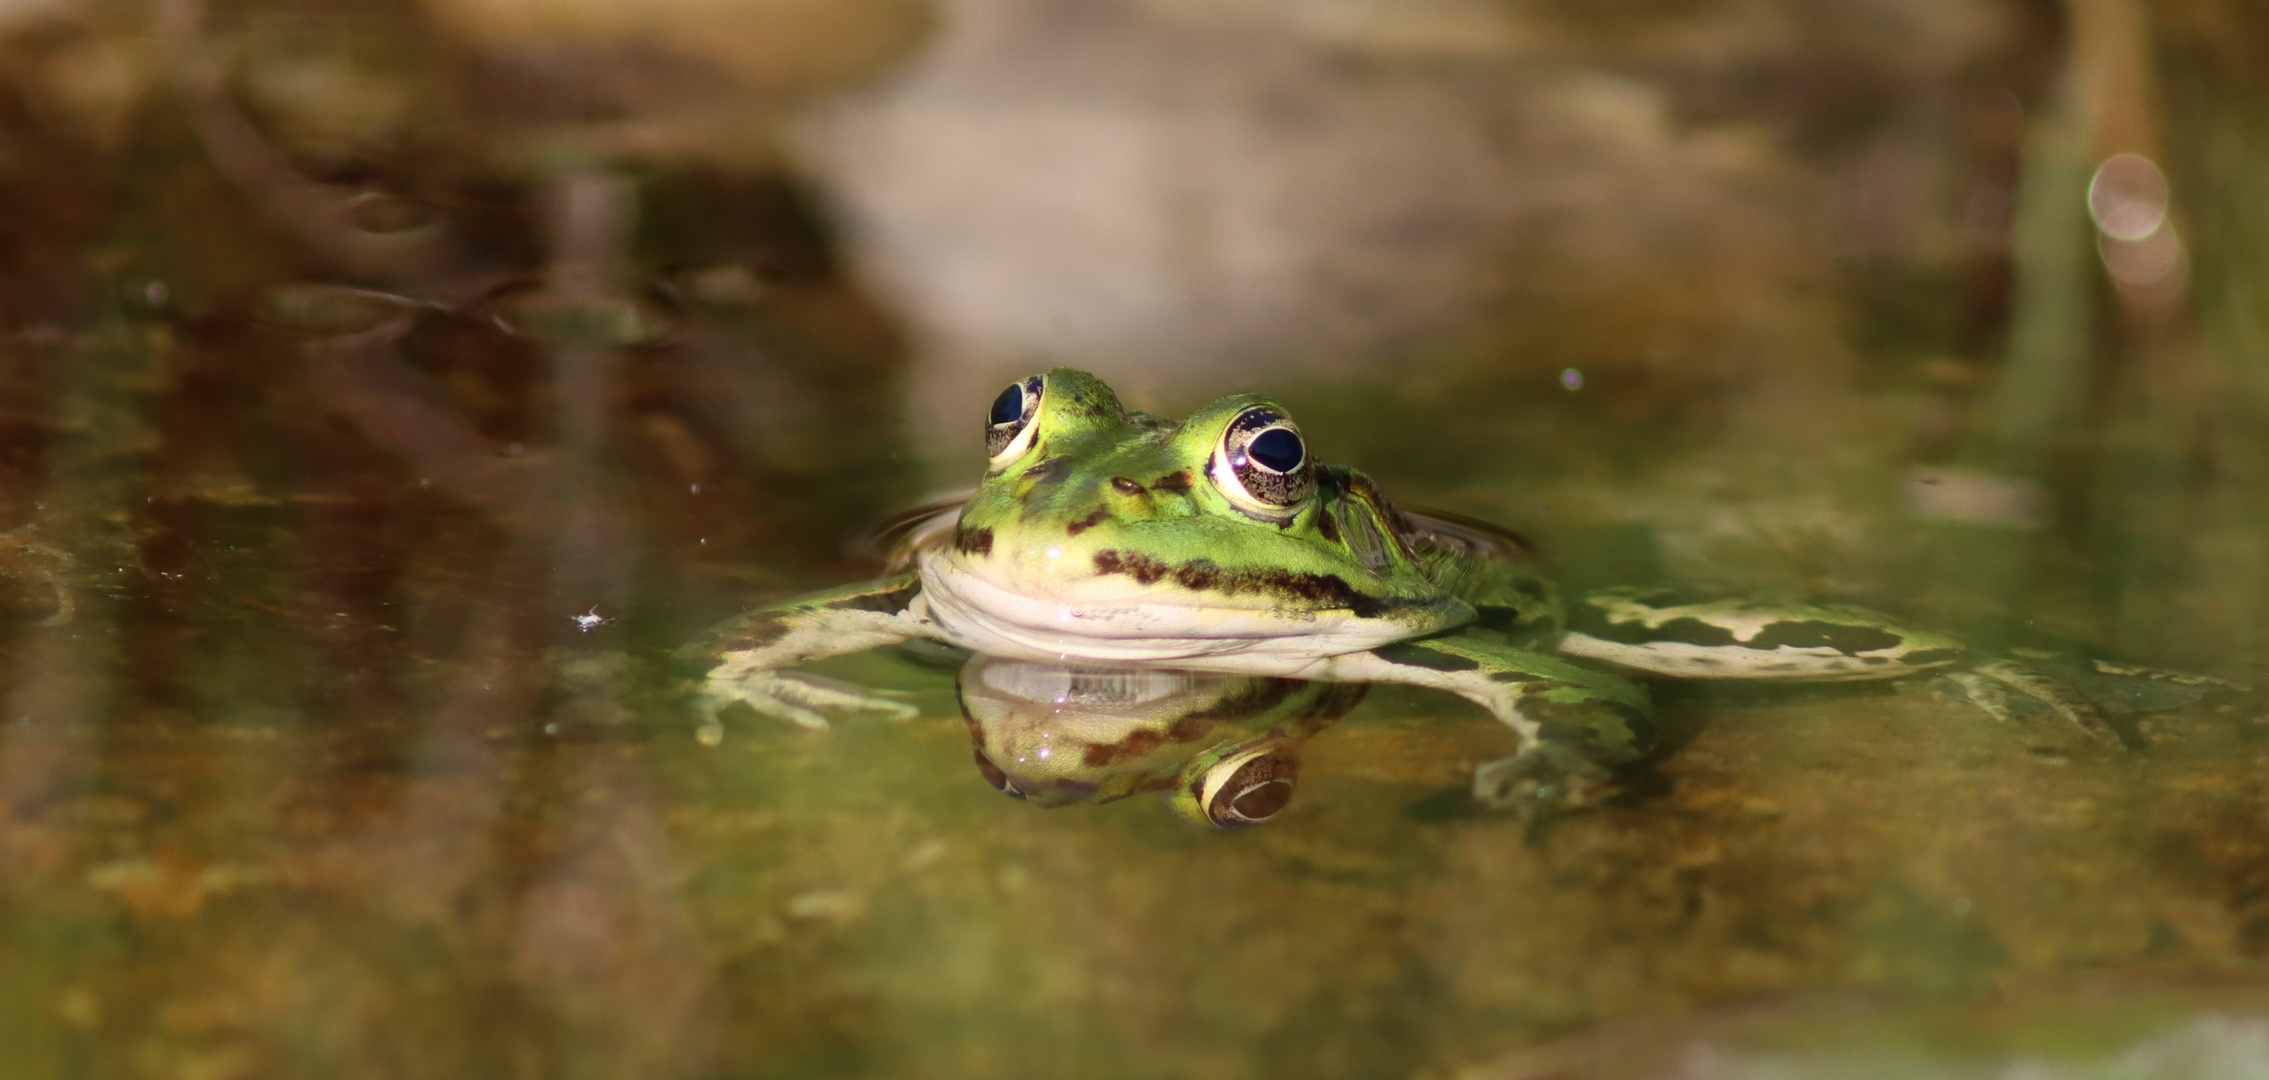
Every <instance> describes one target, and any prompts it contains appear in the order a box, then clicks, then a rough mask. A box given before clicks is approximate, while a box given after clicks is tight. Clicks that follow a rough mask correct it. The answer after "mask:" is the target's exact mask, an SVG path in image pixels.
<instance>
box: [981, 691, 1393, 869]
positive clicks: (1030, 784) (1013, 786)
mask: <svg viewBox="0 0 2269 1080" xmlns="http://www.w3.org/2000/svg"><path fill="white" fill-rule="evenodd" d="M1366 689H1367V687H1365V686H1364V685H1363V684H1361V683H1328V682H1308V681H1304V680H1300V679H1278V678H1268V677H1262V676H1249V675H1227V674H1222V673H1219V672H1205V671H1178V670H1171V669H1165V668H1150V667H1136V666H1132V665H1121V666H1115V667H1073V666H1067V665H1063V664H1045V663H1037V662H1034V661H1029V660H1008V659H1003V658H1001V657H996V656H973V657H971V658H970V659H969V662H968V663H967V664H966V665H964V666H963V667H962V669H961V686H960V692H961V712H962V716H963V717H964V718H966V719H967V720H968V721H969V738H970V741H971V743H972V744H974V750H973V752H974V755H975V757H976V761H977V771H978V773H979V774H980V775H982V776H983V777H984V778H985V782H986V783H988V784H991V785H992V786H993V789H994V790H996V791H999V792H1000V793H1002V794H1004V795H1008V796H1011V797H1014V798H1017V799H1022V800H1025V801H1027V802H1030V803H1032V804H1034V805H1037V806H1063V805H1066V804H1069V803H1075V802H1098V803H1101V802H1111V801H1113V800H1116V799H1123V798H1126V797H1128V796H1130V795H1139V794H1142V793H1144V792H1149V791H1156V792H1161V793H1164V794H1165V796H1166V798H1167V801H1168V802H1169V803H1171V804H1172V805H1173V807H1174V809H1175V810H1176V811H1177V812H1179V813H1180V814H1181V815H1182V816H1183V817H1185V818H1188V819H1190V820H1191V821H1194V822H1197V823H1198V824H1201V825H1208V826H1211V827H1213V828H1217V829H1241V828H1246V827H1249V826H1253V825H1259V824H1262V823H1264V822H1266V821H1268V820H1269V819H1271V818H1273V817H1275V816H1276V815H1278V814H1280V813H1282V812H1283V811H1284V808H1285V806H1286V804H1288V803H1290V802H1291V800H1292V791H1293V787H1294V785H1296V784H1298V783H1299V779H1300V746H1301V744H1302V743H1305V742H1307V741H1308V739H1309V737H1310V736H1313V735H1315V734H1316V733H1317V732H1319V731H1322V730H1323V729H1324V728H1325V727H1327V726H1329V725H1330V724H1331V722H1332V721H1334V720H1337V719H1339V718H1340V717H1341V716H1344V715H1346V713H1347V710H1349V709H1352V708H1354V707H1355V704H1356V703H1357V702H1359V701H1361V700H1363V693H1364V691H1365V690H1366Z"/></svg>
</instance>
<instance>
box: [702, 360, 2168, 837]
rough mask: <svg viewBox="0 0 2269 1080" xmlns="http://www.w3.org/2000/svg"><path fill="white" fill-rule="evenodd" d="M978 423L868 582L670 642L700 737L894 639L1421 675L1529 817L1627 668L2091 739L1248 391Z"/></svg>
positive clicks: (1250, 667) (819, 717) (1092, 385)
mask: <svg viewBox="0 0 2269 1080" xmlns="http://www.w3.org/2000/svg"><path fill="white" fill-rule="evenodd" d="M984 427H985V451H986V456H987V462H986V468H985V473H984V477H983V479H982V480H980V481H979V483H978V485H977V488H976V490H975V491H974V492H972V493H971V494H970V495H968V496H967V498H966V499H965V500H961V501H957V502H954V503H950V504H942V505H940V506H938V507H934V508H930V509H928V510H926V511H924V512H921V513H918V514H915V515H912V516H911V517H909V518H907V519H906V520H905V521H904V522H903V524H902V525H901V527H900V528H898V529H897V530H896V531H895V533H894V534H893V536H894V538H893V541H892V544H891V548H892V554H891V561H890V564H889V568H888V570H887V572H886V573H885V575H884V576H883V577H881V578H879V579H876V580H874V581H870V582H866V583H862V584H858V585H852V586H848V587H845V588H839V589H834V590H831V591H827V592H821V593H817V594H813V595H810V596H806V597H803V598H800V599H796V600H792V601H789V602H786V603H783V604H779V605H776V606H772V607H766V608H760V609H757V610H755V611H751V612H748V613H746V614H743V615H740V616H737V617H735V618H733V619H729V620H727V621H726V622H724V623H722V624H720V625H718V626H717V627H715V628H714V629H712V630H711V631H710V632H709V633H708V634H707V635H706V636H705V637H704V638H702V639H701V640H699V641H696V642H695V643H693V644H691V645H689V646H687V647H686V649H685V650H682V652H681V655H683V656H685V657H687V658H688V659H690V660H693V661H695V662H697V663H699V664H702V665H704V666H706V668H707V671H706V675H705V676H704V678H703V679H702V681H701V683H700V688H699V692H698V698H699V701H700V707H701V712H702V714H703V718H702V721H701V727H700V730H699V735H700V738H701V740H702V741H703V742H705V743H710V744H714V743H716V742H717V741H719V740H720V739H722V738H723V733H724V728H723V722H722V717H721V711H722V710H723V709H724V708H726V707H727V706H730V705H733V704H742V705H746V706H748V707H749V708H751V709H753V710H754V711H756V712H757V713H759V714H763V715H766V716H771V717H776V718H779V719H783V720H786V721H789V722H792V723H796V724H802V725H805V726H808V727H824V726H826V724H827V720H826V717H825V715H824V714H825V713H827V712H834V711H852V710H866V711H878V712H886V713H894V714H899V715H905V714H907V713H909V712H910V711H911V707H910V706H908V705H906V704H905V703H903V702H898V701H894V700H892V699H890V698H888V697H885V696H882V695H878V694H875V693H871V692H869V691H866V690H863V689H861V688H858V687H854V686H849V685H845V684H842V683H838V682H834V681H830V680H826V679H821V678H818V677H816V676H812V675H809V674H806V673H802V672H797V671H794V670H791V668H792V666H793V665H795V664H798V663H800V662H803V661H808V660H814V659H819V658H823V657H829V656H838V655H843V654H847V653H852V652H858V651H862V650H866V649H872V648H876V647H880V646H886V645H893V644H899V643H905V642H910V641H915V640H920V639H926V640H929V641H935V642H944V643H947V644H949V645H952V646H957V647H959V648H961V649H965V650H968V651H970V652H972V653H977V654H982V655H986V656H992V657H1001V658H1006V659H1009V660H1022V661H1030V662H1039V663H1053V664H1072V665H1079V666H1083V667H1092V666H1096V665H1103V666H1116V665H1125V666H1147V667H1159V668H1172V669H1179V670H1184V671H1198V672H1218V673H1223V674H1228V675H1239V676H1252V677H1262V678H1275V679H1300V680H1315V681H1323V682H1330V683H1365V684H1368V683H1403V684H1410V685H1416V686H1424V687H1431V688H1435V689H1439V690H1446V691H1449V692H1450V693H1453V694H1456V695H1458V696H1460V697H1463V698H1465V699H1467V700H1469V701H1471V702H1473V703H1475V704H1477V705H1479V706H1481V707H1482V708H1484V709H1487V710H1488V711H1489V712H1490V713H1491V715H1493V716H1495V717H1496V718H1497V719H1498V720H1500V721H1502V722H1503V723H1504V724H1505V725H1506V726H1507V727H1509V728H1511V729H1512V730H1513V731H1514V732H1515V733H1517V734H1518V736H1519V738H1520V750H1519V752H1518V753H1516V754H1515V755H1513V756H1511V757H1508V758H1504V759H1502V760H1499V761H1494V762H1491V763H1489V764H1488V765H1485V766H1483V767H1482V768H1481V769H1480V770H1478V771H1477V773H1476V775H1475V779H1474V792H1475V795H1476V796H1477V797H1478V798H1479V799H1480V800H1481V801H1483V802H1485V803H1487V804H1490V805H1492V806H1500V807H1512V808H1517V809H1522V810H1528V811H1543V810H1563V809H1571V808H1578V807H1584V806H1589V805H1593V804H1596V803H1598V802H1600V801H1601V800H1603V799H1605V798H1607V797H1609V796H1611V795H1612V794H1613V793H1614V792H1615V790H1616V781H1617V778H1618V776H1619V775H1622V774H1624V773H1625V772H1626V771H1627V770H1628V769H1630V768H1631V767H1633V766H1635V765H1636V764H1637V763H1639V762H1640V761H1641V760H1642V759H1643V758H1644V757H1645V756H1646V755H1647V754H1648V752H1649V751H1650V750H1651V749H1652V748H1653V746H1654V743H1655V739H1656V735H1657V725H1656V722H1655V717H1654V713H1653V709H1652V706H1651V705H1650V702H1649V698H1648V694H1647V691H1646V690H1645V688H1644V687H1643V686H1642V685H1641V683H1640V682H1639V681H1636V680H1638V679H1643V678H1660V677H1668V678H1680V679H1750V680H1767V681H1783V682H1792V681H1808V682H1823V681H1854V680H1884V679H1898V678H1903V677H1907V676H1912V675H1917V674H1921V673H1928V672H1943V673H1949V674H1951V675H1954V676H1958V679H1956V682H1955V685H1957V686H1959V687H1960V688H1961V689H1962V691H1964V692H1965V693H1966V695H1967V696H1968V697H1970V698H1971V700H1973V701H1975V702H1976V703H1977V704H1979V705H1980V706H1981V707H1983V708H1984V709H1985V710H1986V711H1988V712H1990V713H1993V714H1995V715H2000V716H2012V715H2015V714H2018V713H2022V712H2042V711H2045V712H2053V713H2056V714H2059V715H2062V716H2063V717H2065V718H2066V719H2067V720H2069V721H2071V722H2072V723H2074V724H2076V725H2078V726H2079V727H2080V728H2081V729H2082V730H2084V731H2086V732H2088V733H2089V734H2090V735H2092V736H2094V737H2095V738H2097V739H2099V740H2103V741H2106V742H2109V743H2113V744H2116V743H2117V742H2118V737H2117V735H2116V733H2115V732H2114V731H2113V729H2112V728H2111V727H2109V726H2108V725H2107V724H2106V723H2105V721H2104V719H2103V716H2102V715H2101V713H2100V712H2099V710H2098V709H2097V708H2096V706H2095V705H2094V704H2093V703H2091V701H2090V700H2088V698H2087V696H2086V695H2085V694H2083V693H2082V692H2080V691H2078V690H2075V689H2073V688H2072V686H2071V685H2070V684H2069V683H2068V682H2067V681H2066V680H2062V679H2058V678H2054V677H2051V676H2049V675H2046V674H2042V673H2041V672H2040V671H2038V670H2036V669H2035V668H2033V667H2030V666H2027V665H2025V664H2023V663H2021V662H2019V661H2016V660H2008V659H2004V660H1993V661H1986V662H1973V661H1970V660H1969V659H1968V654H1967V652H1966V650H1965V648H1964V646H1963V644H1962V643H1961V642H1960V641H1958V640H1956V639H1954V638H1952V637H1949V636H1947V635H1945V634H1940V633H1935V632H1932V631H1929V630H1923V629H1918V628H1915V627H1911V626H1908V625H1905V624H1902V623H1900V622H1899V621H1897V620H1895V619H1893V618H1891V617H1889V616H1886V615H1883V614H1880V613H1877V612H1874V611H1870V610H1867V609H1865V608H1860V607H1853V606H1847V605H1838V604H1812V603H1797V602H1768V601H1764V600H1759V599H1755V598H1741V597H1734V598H1707V597H1693V596H1688V595H1681V594H1678V593H1675V592H1671V591H1665V590H1657V589H1641V588H1612V589H1603V590H1598V591H1594V592H1590V593H1587V594H1585V595H1583V596H1582V597H1580V598H1578V599H1577V600H1576V602H1574V603H1572V604H1571V603H1563V601H1562V598H1561V596H1560V594H1559V591H1558V590H1557V589H1556V588H1555V587H1554V585H1553V583H1552V581H1551V580H1550V579H1549V578H1548V577H1547V576H1546V575H1545V574H1544V572H1543V571H1542V569H1541V567H1540V566H1539V564H1538V561H1537V560H1536V559H1535V558H1533V557H1532V554H1531V551H1530V548H1529V545H1528V544H1527V543H1526V542H1525V541H1524V540H1522V539H1521V538H1520V537H1518V536H1516V535H1514V534H1513V533H1510V532H1508V531H1506V530H1504V529H1501V528H1498V527H1496V526H1493V525H1490V524H1487V523H1485V522H1480V521H1475V520H1472V519H1468V518H1464V517H1460V516H1457V515H1452V514H1446V513H1440V512H1436V511H1427V510H1420V509H1417V508H1414V507H1402V508H1398V507H1397V506H1396V505H1395V503H1393V502H1392V501H1390V500H1389V499H1388V498H1387V497H1386V495H1385V494H1383V493H1382V492H1381V491H1380V490H1379V488H1378V487H1377V485H1375V484H1373V483H1372V481H1371V480H1370V478H1368V477H1366V476H1365V475H1364V474H1362V473H1361V472H1358V471H1356V470H1354V469H1350V468H1347V467H1345V466H1340V465H1331V464H1326V463H1323V462H1320V461H1317V460H1315V459H1314V458H1313V457H1312V456H1311V455H1310V453H1309V448H1308V444H1307V440H1306V438H1305V437H1303V436H1302V434H1301V432H1300V428H1299V425H1298V424H1296V423H1295V422H1294V421H1293V418H1292V416H1291V413H1290V412H1289V411H1288V410H1287V409H1285V408H1284V407H1283V406H1282V405H1280V404H1278V403H1276V402H1275V401H1272V400H1270V399H1268V398H1265V397H1259V396H1254V395H1249V394H1248V395H1237V396H1232V397H1226V398H1223V399H1221V400H1219V401H1216V402H1214V403H1212V404H1211V405H1208V406H1206V407H1204V408H1203V409H1200V410H1198V411H1197V412H1196V413H1195V414H1193V415H1191V416H1190V417H1189V418H1187V419H1185V420H1183V421H1181V422H1179V423H1176V422H1173V421H1170V420H1166V419H1162V418H1159V417H1155V416H1150V415H1146V414H1144V413H1140V412H1134V411H1130V410H1128V409H1126V408H1125V407H1123V406H1122V405H1121V404H1120V403H1119V399H1118V398H1117V396H1116V395H1114V394H1113V393H1112V392H1111V389H1110V387H1108V386H1106V385H1104V383H1103V381H1102V380H1100V379H1098V378H1096V377H1095V376H1093V375H1090V374H1087V373H1086V372H1082V371H1076V370H1072V369H1069V368H1058V369H1056V370H1054V371H1050V372H1048V373H1046V374H1044V375H1034V376H1031V377H1029V378H1026V379H1021V380H1018V381H1017V382H1015V383H1013V384H1011V385H1009V386H1008V387H1007V388H1006V389H1004V390H1002V391H1001V393H1000V395H999V396H998V397H997V398H995V399H994V401H993V403H992V405H991V407H990V409H989V410H988V412H987V415H986V417H985V425H984ZM2123 672H2124V673H2133V674H2134V675H2135V676H2136V677H2139V678H2156V677H2158V676H2159V675H2160V674H2161V673H2152V672H2144V671H2142V670H2141V669H2123ZM2167 678H2169V679H2178V680H2179V679H2180V678H2183V677H2176V676H2167ZM2211 681H2212V680H2204V679H2198V680H2197V681H2196V682H2195V683H2193V684H2191V685H2192V686H2194V687H2198V688H2201V689H2200V690H2199V692H2201V693H2202V692H2203V689H2202V688H2203V687H2204V686H2205V685H2206V684H2207V683H2210V682H2211ZM2191 696H2192V697H2195V696H2197V695H2196V694H2192V695H2191Z"/></svg>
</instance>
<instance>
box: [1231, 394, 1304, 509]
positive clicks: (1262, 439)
mask: <svg viewBox="0 0 2269 1080" xmlns="http://www.w3.org/2000/svg"><path fill="white" fill-rule="evenodd" d="M1212 472H1213V482H1214V484H1215V485H1216V486H1217V487H1219V488H1220V489H1221V492H1222V494H1224V495H1227V496H1228V497H1229V501H1230V502H1232V503H1234V504H1236V506H1237V508H1238V509H1239V510H1243V511H1245V512H1247V513H1251V514H1257V515H1260V516H1263V517H1273V518H1283V517H1288V516H1290V513H1291V511H1293V510H1296V509H1298V508H1299V507H1300V505H1301V504H1302V503H1305V502H1307V501H1308V496H1309V495H1310V494H1311V493H1313V492H1314V491H1315V487H1316V470H1315V467H1314V466H1313V465H1312V464H1310V463H1309V461H1308V443H1307V440H1305V439H1302V438H1301V437H1300V429H1299V428H1298V427H1296V426H1294V425H1293V423H1292V418H1291V417H1289V416H1286V415H1284V414H1283V413H1281V412H1278V411H1277V410H1275V409H1274V408H1271V407H1268V406H1265V405H1263V406H1256V407H1254V408H1250V409H1247V410H1245V411H1244V412H1242V413H1239V414H1237V418H1236V419H1235V420H1232V421H1230V422H1229V427H1228V429H1227V430H1224V431H1223V432H1222V433H1221V446H1220V448H1219V449H1218V450H1216V451H1215V452H1214V456H1213V469H1212Z"/></svg>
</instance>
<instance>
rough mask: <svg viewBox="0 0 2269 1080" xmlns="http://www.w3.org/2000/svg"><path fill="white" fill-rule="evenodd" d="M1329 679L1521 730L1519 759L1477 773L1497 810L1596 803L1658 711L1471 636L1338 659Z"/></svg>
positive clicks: (1555, 662) (1570, 670)
mask: <svg viewBox="0 0 2269 1080" xmlns="http://www.w3.org/2000/svg"><path fill="white" fill-rule="evenodd" d="M1326 677H1328V678H1334V679H1361V680H1364V681H1367V682H1390V683H1406V684H1409V685H1413V686H1429V687H1433V688H1435V689H1438V690H1447V691H1449V692H1451V693H1453V694H1456V695H1458V696H1459V697H1462V698H1465V699H1466V700H1468V701H1471V702H1474V703H1475V704H1477V705H1480V706H1481V707H1483V708H1485V709H1488V710H1489V712H1490V714H1491V715H1493V716H1495V717H1496V718H1497V719H1498V720H1500V721H1503V722H1504V723H1505V725H1506V726H1508V727H1510V728H1512V729H1513V730H1514V731H1515V732H1517V733H1519V735H1520V737H1521V744H1522V745H1521V751H1520V753H1518V754H1516V755H1514V756H1512V757H1509V758H1505V759H1502V760H1499V761H1493V762H1490V763H1488V764H1486V765H1483V766H1482V767H1481V768H1480V769H1479V770H1477V771H1476V772H1475V773H1474V778H1473V791H1474V796H1475V797H1476V798H1478V799H1480V800H1481V801H1482V802H1483V803H1486V804H1488V805H1491V806H1497V807H1516V808H1521V809H1526V810H1532V811H1533V810H1544V811H1549V810H1562V809H1573V808H1577V807H1582V806H1590V805H1595V804H1597V803H1599V802H1600V801H1602V800H1604V799H1605V798H1607V797H1608V796H1609V795H1611V794H1613V792H1614V790H1615V773H1616V771H1617V770H1619V769H1623V768H1626V767H1628V766H1631V765H1634V764H1637V763H1638V762H1639V760H1640V759H1641V758H1643V757H1645V756H1646V754H1647V751H1649V750H1650V749H1652V748H1653V746H1654V742H1655V735H1656V726H1655V720H1654V709H1653V707H1652V705H1651V704H1650V703H1649V702H1648V700H1647V692H1646V690H1645V689H1643V688H1642V687H1640V686H1639V685H1638V684H1636V683H1633V682H1631V681H1629V680H1627V679H1623V678H1620V677H1618V676H1615V675H1610V674H1607V673H1605V672H1599V671H1593V670H1591V669H1589V668H1583V667H1578V666H1576V665H1574V664H1571V663H1568V662H1567V661H1565V660H1561V659H1559V658H1558V657H1554V656H1548V655H1545V654H1543V653H1538V652H1531V651H1529V650H1526V649H1520V648H1515V647H1513V646H1511V645H1507V644H1504V643H1502V642H1500V641H1496V640H1493V639H1490V638H1484V637H1481V636H1478V635H1474V634H1464V633H1460V634H1450V635H1445V636H1442V637H1434V638H1423V639H1420V640H1417V641H1405V642H1397V643H1395V644H1392V645H1386V646H1382V647H1380V648H1378V649H1374V650H1372V651H1371V652H1367V653H1354V654H1350V655H1347V656H1339V657H1333V658H1332V660H1331V661H1330V674H1329V675H1328V676H1326Z"/></svg>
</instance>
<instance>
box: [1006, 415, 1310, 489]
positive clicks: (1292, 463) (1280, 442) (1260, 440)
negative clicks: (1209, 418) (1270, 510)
mask: <svg viewBox="0 0 2269 1080" xmlns="http://www.w3.org/2000/svg"><path fill="white" fill-rule="evenodd" d="M993 413H994V415H996V416H997V415H999V414H1000V406H998V405H995V406H994V407H993ZM1245 456H1246V457H1249V458H1251V459H1253V460H1254V461H1257V462H1259V463H1261V464H1262V465H1264V466H1266V467H1268V468H1269V469H1271V470H1274V471H1276V472H1280V473H1282V472H1291V471H1292V470H1294V469H1297V468H1299V467H1300V460H1301V459H1302V458H1304V457H1306V456H1307V450H1306V448H1304V447H1302V446H1301V445H1300V436H1298V435H1296V434H1294V433H1292V432H1291V431H1290V430H1287V429H1285V428H1270V429H1268V430H1267V431H1264V432H1261V433H1260V434H1259V435H1257V436H1255V437H1254V438H1253V442H1252V445H1250V446H1247V447H1245Z"/></svg>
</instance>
